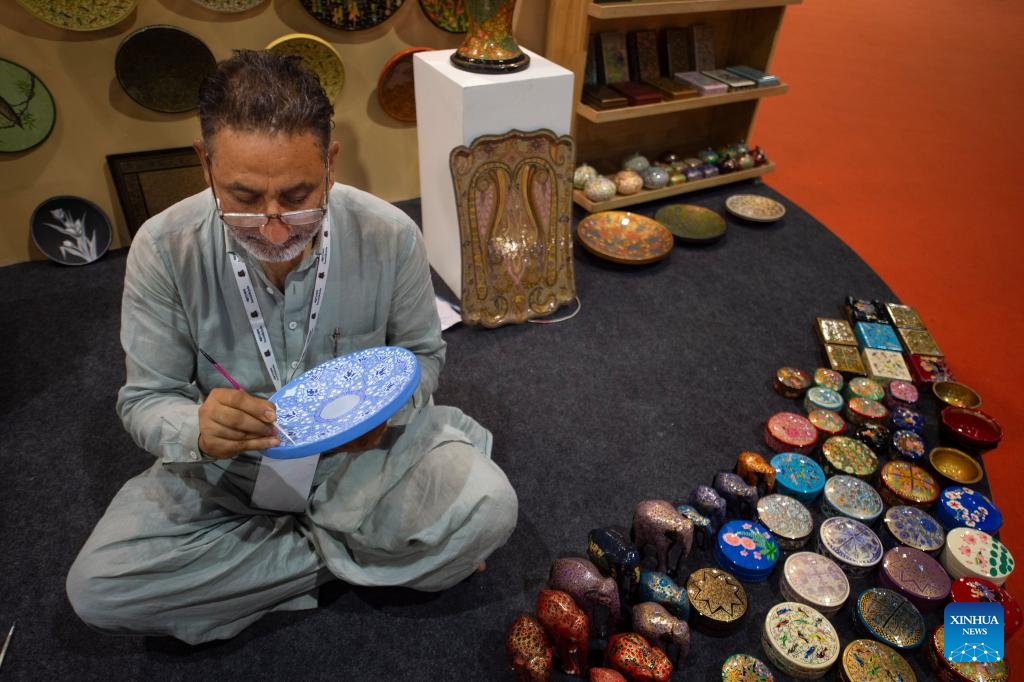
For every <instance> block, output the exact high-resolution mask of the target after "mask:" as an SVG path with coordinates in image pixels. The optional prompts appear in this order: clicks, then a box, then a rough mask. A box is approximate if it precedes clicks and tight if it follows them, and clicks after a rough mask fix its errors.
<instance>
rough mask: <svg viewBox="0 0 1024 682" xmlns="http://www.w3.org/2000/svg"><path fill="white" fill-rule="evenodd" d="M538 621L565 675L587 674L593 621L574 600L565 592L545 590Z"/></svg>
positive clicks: (539, 599) (538, 604)
mask: <svg viewBox="0 0 1024 682" xmlns="http://www.w3.org/2000/svg"><path fill="white" fill-rule="evenodd" d="M537 620H539V621H540V624H541V625H543V626H544V631H545V632H547V633H548V637H550V638H551V641H552V642H553V643H554V648H555V651H556V652H557V654H558V662H559V665H560V666H561V668H562V672H564V673H565V674H566V675H576V676H582V675H584V674H586V672H587V651H588V648H589V644H590V622H589V621H588V620H587V614H585V613H583V610H582V609H581V608H580V607H579V606H577V605H576V602H574V601H573V600H572V597H570V596H569V595H568V594H566V593H565V592H562V591H561V590H549V589H543V590H541V591H540V594H538V595H537Z"/></svg>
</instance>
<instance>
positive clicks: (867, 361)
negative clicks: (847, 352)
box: [861, 348, 913, 384]
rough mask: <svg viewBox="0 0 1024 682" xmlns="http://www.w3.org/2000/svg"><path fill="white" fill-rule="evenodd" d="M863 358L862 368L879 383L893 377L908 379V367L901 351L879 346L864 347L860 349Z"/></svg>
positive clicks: (888, 380)
mask: <svg viewBox="0 0 1024 682" xmlns="http://www.w3.org/2000/svg"><path fill="white" fill-rule="evenodd" d="M861 357H862V358H863V360H864V369H866V370H867V373H868V376H869V377H871V378H872V379H874V380H875V381H878V382H880V383H883V384H885V383H888V382H890V381H892V380H894V379H898V380H900V381H910V380H912V379H913V377H912V376H911V375H910V369H909V368H908V367H907V362H906V360H904V359H903V353H900V352H899V351H895V350H881V349H879V348H865V349H864V350H862V351H861Z"/></svg>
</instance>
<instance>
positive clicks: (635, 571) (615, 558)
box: [587, 528, 640, 599]
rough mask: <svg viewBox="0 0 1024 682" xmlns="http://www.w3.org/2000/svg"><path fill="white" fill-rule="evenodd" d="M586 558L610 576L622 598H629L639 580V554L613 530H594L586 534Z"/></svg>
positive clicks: (625, 539)
mask: <svg viewBox="0 0 1024 682" xmlns="http://www.w3.org/2000/svg"><path fill="white" fill-rule="evenodd" d="M587 556H588V557H590V560H591V561H592V562H593V563H594V565H595V566H597V569H598V570H599V571H601V572H602V573H604V574H605V575H607V576H611V578H612V579H613V580H615V582H616V583H617V584H618V586H619V592H620V593H621V595H622V596H623V597H626V598H627V599H628V598H629V596H630V595H632V594H633V590H635V589H636V584H637V582H638V581H639V580H640V552H638V551H637V549H636V547H634V546H633V543H631V542H630V541H629V540H628V539H627V538H626V536H625V535H624V534H623V533H622V532H621V531H619V530H617V529H615V528H595V529H594V530H592V531H590V533H588V534H587Z"/></svg>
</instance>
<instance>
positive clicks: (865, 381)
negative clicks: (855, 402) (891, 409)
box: [843, 377, 885, 400]
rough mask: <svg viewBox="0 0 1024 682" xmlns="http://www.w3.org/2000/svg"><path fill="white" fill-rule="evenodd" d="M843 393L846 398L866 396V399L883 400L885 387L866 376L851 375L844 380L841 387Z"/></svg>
mask: <svg viewBox="0 0 1024 682" xmlns="http://www.w3.org/2000/svg"><path fill="white" fill-rule="evenodd" d="M843 395H844V396H846V399H847V400H850V399H852V398H866V399H868V400H883V399H884V398H885V389H884V388H882V385H881V384H880V383H878V382H877V381H875V380H874V379H870V378H868V377H853V378H852V379H850V380H849V381H847V382H846V387H845V388H843Z"/></svg>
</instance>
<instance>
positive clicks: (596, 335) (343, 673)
mask: <svg viewBox="0 0 1024 682" xmlns="http://www.w3.org/2000/svg"><path fill="white" fill-rule="evenodd" d="M737 192H755V193H760V194H765V195H768V196H772V197H774V198H776V199H779V200H781V201H783V203H785V204H786V206H787V208H788V213H787V215H786V216H785V218H783V219H782V220H781V221H779V222H777V223H775V224H770V225H764V224H757V223H749V222H744V221H741V220H738V219H734V218H731V217H729V218H728V233H727V234H726V236H725V238H724V239H722V240H721V241H719V242H717V243H715V244H711V245H706V246H702V247H691V246H683V245H677V246H676V248H675V249H674V250H673V252H672V253H671V255H670V256H669V257H668V258H667V259H665V260H664V261H661V262H659V263H656V264H653V265H649V266H641V267H631V266H623V265H616V264H613V263H609V262H606V261H602V260H599V259H597V258H594V257H592V256H591V255H590V254H589V253H587V252H585V251H584V250H583V249H581V248H577V249H576V253H575V267H576V281H577V289H578V293H579V297H580V299H581V301H582V310H581V312H580V313H579V314H578V315H577V316H576V317H575V318H574V319H572V320H571V321H568V322H564V323H561V324H553V325H535V324H522V325H513V326H507V327H502V328H499V329H494V330H483V329H476V328H466V327H464V326H462V325H457V326H456V327H454V328H452V329H450V330H449V331H447V332H446V333H445V336H446V338H447V340H448V343H449V349H448V358H449V360H448V365H447V367H446V369H445V372H444V374H443V375H442V381H441V386H440V388H439V390H438V392H437V394H436V398H437V401H438V402H439V403H442V404H452V405H457V406H460V407H462V408H464V409H465V410H466V411H467V412H469V413H470V414H472V415H473V416H475V417H476V418H477V419H479V420H480V421H481V422H482V423H483V424H484V425H486V426H488V427H489V428H490V429H491V430H492V431H493V432H494V438H495V448H494V458H495V460H496V461H497V462H498V463H499V464H500V465H501V466H502V467H503V468H504V470H505V471H506V472H507V473H508V476H509V478H510V479H511V481H512V483H513V484H514V486H515V487H516V489H517V491H518V493H519V501H520V518H519V523H518V527H517V529H516V531H515V533H514V534H513V536H512V538H511V540H510V541H509V543H508V544H507V545H506V546H505V547H504V548H502V549H501V550H499V551H498V552H497V553H496V554H495V555H493V556H492V557H491V559H490V560H489V562H488V570H487V571H486V572H485V573H483V574H478V575H476V576H474V577H472V578H471V579H469V580H467V581H465V582H464V583H462V584H460V585H458V586H456V587H455V588H453V589H451V590H449V591H447V592H445V593H441V594H433V595H425V594H418V593H415V592H411V591H408V590H402V589H364V588H353V587H348V586H345V585H342V584H339V583H335V584H332V585H330V586H328V587H327V588H325V589H324V590H323V592H322V594H321V607H322V608H320V609H318V610H315V611H308V612H299V613H288V614H275V615H272V616H269V617H267V618H265V619H263V620H262V621H260V622H258V623H257V624H256V625H254V626H253V627H251V628H250V629H249V630H247V631H246V632H244V633H243V634H242V635H240V636H239V637H237V638H235V639H233V640H231V641H227V642H221V643H214V644H208V645H204V646H200V647H189V646H186V645H184V644H181V643H179V642H176V641H173V640H168V639H158V638H135V637H109V636H104V635H101V634H98V633H95V632H93V631H91V630H90V629H89V628H87V627H86V626H85V625H83V624H82V623H81V622H80V621H79V620H78V619H77V618H76V617H75V615H74V614H73V613H72V611H71V609H70V607H69V606H68V603H67V600H66V598H65V596H64V576H65V573H66V571H67V569H68V566H69V565H70V564H71V561H72V560H73V558H74V556H75V554H76V553H77V551H78V549H79V547H80V546H81V544H82V542H83V541H84V540H85V538H86V536H87V535H88V533H89V532H90V530H91V528H92V526H93V524H94V523H95V522H96V520H97V519H98V518H99V516H100V514H101V513H102V511H103V509H104V508H105V506H106V504H107V503H108V502H109V500H110V499H111V497H112V496H113V495H114V493H115V491H116V490H117V489H118V487H119V486H120V485H121V483H122V482H123V481H124V480H126V479H127V478H129V477H130V476H132V475H134V474H136V473H138V472H140V471H141V470H143V469H144V468H145V467H147V466H149V464H150V463H151V461H152V460H151V457H150V456H149V455H147V454H146V453H144V452H141V451H140V450H138V448H137V447H136V446H135V445H134V444H133V443H132V442H131V440H130V438H129V437H128V436H127V434H126V433H125V432H124V430H123V429H122V428H121V426H120V423H119V421H118V419H117V417H116V415H115V414H114V398H115V392H116V391H117V388H118V387H119V385H120V383H121V382H122V380H123V376H124V367H123V360H122V356H121V352H120V347H119V344H118V341H117V327H118V315H119V306H120V286H121V279H122V277H123V273H124V261H125V253H126V252H125V251H124V250H121V251H116V252H112V253H108V254H107V255H105V256H104V257H103V258H102V259H100V260H99V261H97V262H95V263H93V264H90V265H87V266H84V267H77V268H76V267H64V266H58V265H55V264H52V263H49V262H33V263H26V264H19V265H13V266H9V267H6V268H0V291H2V292H3V298H4V300H5V303H6V305H5V315H4V322H5V328H4V330H3V332H2V335H0V339H2V341H0V343H2V346H0V351H2V357H3V358H4V359H5V366H6V372H5V376H6V378H7V382H6V385H5V386H4V390H3V391H0V443H3V445H2V454H0V461H2V462H3V465H4V467H3V474H2V481H3V482H2V490H3V495H2V498H0V523H2V534H0V542H2V552H0V586H2V590H0V635H2V634H6V630H7V627H8V626H9V625H10V623H11V622H13V621H17V632H16V634H15V636H14V638H13V641H12V643H11V647H10V650H9V651H8V653H7V658H6V661H5V662H4V664H3V668H2V669H0V675H2V677H3V679H5V680H101V679H102V680H139V679H149V680H178V679H181V680H193V679H198V678H202V679H216V680H253V679H259V680H298V679H308V680H327V679H330V680H392V679H402V680H405V681H406V682H413V681H417V680H423V681H430V682H437V681H438V680H504V679H512V675H511V672H510V670H509V668H508V663H507V659H506V655H505V651H504V635H505V630H506V628H507V627H508V625H509V624H510V623H511V622H512V620H513V618H514V617H515V616H516V615H517V614H518V613H519V612H521V611H533V609H534V603H535V600H536V597H537V593H538V591H539V590H540V589H541V587H542V586H543V585H544V582H545V579H546V577H547V573H548V568H549V566H550V564H551V561H552V560H553V559H555V558H557V557H561V556H585V555H586V540H587V533H588V531H589V530H590V529H592V528H596V527H598V526H620V527H626V526H627V524H629V522H630V519H631V516H632V510H633V507H634V505H636V503H637V502H638V501H640V500H643V499H655V498H664V499H668V500H670V501H682V500H684V499H685V498H686V497H687V496H688V494H689V492H690V490H691V489H692V488H693V487H694V486H695V485H697V484H701V483H710V482H711V479H712V477H713V475H714V473H715V472H716V471H718V470H721V469H725V468H729V467H731V466H732V464H733V462H734V461H735V458H736V455H737V454H738V453H739V452H741V451H743V450H750V449H753V450H758V451H760V452H762V453H764V454H768V453H769V451H768V450H767V448H766V447H765V445H764V441H763V438H762V435H761V432H762V429H763V425H764V422H765V419H766V418H767V417H768V416H770V415H771V414H772V413H774V412H776V411H779V410H782V409H799V405H798V403H797V402H796V401H791V400H786V399H784V398H782V397H780V396H779V395H777V394H775V393H774V392H773V391H772V388H771V378H772V377H773V375H774V372H775V370H776V369H777V368H778V367H780V366H783V365H795V366H798V367H803V368H806V369H808V370H810V369H813V368H814V367H816V366H820V365H821V364H822V358H821V356H820V352H819V345H818V342H817V339H816V337H815V318H816V317H817V316H820V315H825V316H838V315H839V314H840V307H841V304H842V302H843V300H844V299H845V297H846V296H847V295H849V294H853V295H856V296H858V297H861V298H877V299H882V300H896V299H895V296H894V294H893V293H892V292H891V291H890V290H889V289H888V288H887V286H886V285H885V283H884V282H883V281H882V280H881V279H880V278H879V277H878V276H877V275H876V274H875V273H874V272H872V271H871V269H870V268H869V267H868V266H867V265H866V264H865V263H864V262H863V261H861V260H860V259H859V258H858V257H857V255H856V254H855V253H853V252H852V251H851V250H850V249H849V248H847V247H846V246H845V245H844V244H843V243H841V242H840V241H839V240H838V239H836V238H835V237H834V236H833V235H832V234H831V233H830V232H829V231H828V230H827V229H826V228H825V227H824V226H822V225H821V224H820V223H818V222H817V221H815V220H814V218H813V217H811V216H809V215H807V214H806V213H804V212H803V211H802V210H801V209H800V208H799V207H797V206H795V205H794V204H792V203H791V202H789V201H787V200H786V199H784V198H783V197H780V196H778V195H777V194H776V193H775V192H773V191H772V190H771V189H770V188H769V187H767V186H766V185H762V184H759V183H746V184H743V185H739V186H732V187H727V188H720V189H717V190H709V191H705V192H701V193H696V194H691V195H685V197H684V198H683V199H682V200H683V201H686V202H689V203H697V204H701V205H704V206H707V207H710V208H713V209H715V210H717V211H719V212H721V213H723V214H725V211H724V207H723V203H724V200H725V198H726V197H727V196H728V195H730V194H733V193H737ZM403 208H406V210H408V211H409V212H410V214H412V215H413V216H414V217H418V213H417V211H418V205H417V204H416V202H406V203H405V204H403ZM656 208H657V205H649V206H646V207H642V208H641V212H644V213H648V214H651V215H653V212H654V210H655V209H656ZM579 217H580V216H579V215H577V218H579ZM442 288H443V286H442ZM908 303H910V304H911V305H912V304H913V302H912V301H911V302H908ZM561 312H566V310H565V309H563V310H562V311H561ZM931 407H934V406H931ZM934 414H935V413H934V411H930V412H927V416H928V419H929V420H930V421H929V429H930V433H931V434H932V435H934V432H935V418H934ZM819 518H820V517H819ZM705 565H714V559H713V557H712V556H711V555H710V552H708V553H707V554H704V553H701V552H699V551H694V552H693V554H691V556H690V558H689V560H688V561H687V563H686V570H687V571H692V570H694V569H696V568H699V567H701V566H705ZM778 572H779V571H778V570H776V572H775V574H773V575H772V576H771V577H770V578H769V579H768V580H767V581H764V582H762V583H757V584H752V585H748V586H747V588H748V594H749V595H750V599H751V605H750V610H749V613H748V614H747V620H746V627H745V628H743V629H742V630H741V631H739V632H738V633H736V634H734V635H732V636H729V637H726V638H714V637H709V636H707V635H703V634H700V633H694V636H693V650H692V653H691V655H690V658H689V660H687V661H686V662H685V663H684V664H683V665H682V666H681V667H680V668H679V669H678V670H677V672H676V673H675V675H674V677H673V679H677V680H708V681H710V680H715V679H720V676H719V669H720V666H721V663H722V661H723V660H724V659H725V658H726V656H727V655H728V654H730V653H733V652H740V651H742V652H747V653H751V654H754V655H757V656H760V657H762V658H763V653H762V652H761V649H760V644H759V641H758V636H759V626H760V622H761V619H762V618H763V616H764V613H765V612H766V610H767V609H768V607H769V606H770V605H771V604H773V603H775V602H776V601H781V597H780V595H779V589H778ZM869 584H873V581H871V580H861V581H854V582H853V589H854V592H856V591H859V589H863V588H864V587H867V586H869ZM940 617H941V612H940V613H936V614H931V615H929V617H928V623H929V625H930V626H934V625H936V624H937V623H938V622H939V618H940ZM834 622H835V624H836V626H837V627H838V629H839V630H840V633H841V634H842V637H843V641H844V643H845V642H846V641H849V640H850V639H853V638H855V637H858V636H862V635H860V634H859V633H857V632H856V631H855V630H854V627H853V624H852V619H851V612H850V608H849V606H846V607H844V609H843V610H842V611H840V612H839V614H838V615H837V616H836V617H835V619H834ZM595 646H596V644H595ZM907 658H908V659H909V660H910V661H911V662H912V665H913V666H914V668H915V670H916V671H917V672H918V674H919V677H920V678H921V679H928V678H929V677H931V675H930V674H929V673H928V672H926V671H927V667H926V664H925V659H924V656H923V652H922V651H916V652H910V653H909V654H908V656H907ZM596 661H597V659H595V662H596ZM555 678H556V679H562V678H563V676H561V675H560V674H556V675H555Z"/></svg>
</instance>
